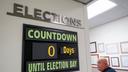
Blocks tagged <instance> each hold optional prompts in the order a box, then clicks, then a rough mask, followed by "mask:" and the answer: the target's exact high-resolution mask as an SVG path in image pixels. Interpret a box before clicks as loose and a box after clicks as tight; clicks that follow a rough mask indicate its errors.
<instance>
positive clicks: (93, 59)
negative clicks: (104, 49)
mask: <svg viewBox="0 0 128 72" xmlns="http://www.w3.org/2000/svg"><path fill="white" fill-rule="evenodd" d="M98 60H99V54H92V55H91V65H92V67H97V61H98Z"/></svg>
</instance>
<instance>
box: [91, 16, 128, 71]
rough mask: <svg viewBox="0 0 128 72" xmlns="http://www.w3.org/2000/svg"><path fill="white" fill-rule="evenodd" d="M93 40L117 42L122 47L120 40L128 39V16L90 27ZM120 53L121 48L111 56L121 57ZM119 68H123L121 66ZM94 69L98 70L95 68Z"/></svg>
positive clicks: (105, 42)
mask: <svg viewBox="0 0 128 72" xmlns="http://www.w3.org/2000/svg"><path fill="white" fill-rule="evenodd" d="M93 41H96V42H97V43H104V44H111V43H117V44H118V47H120V42H123V41H128V17H124V18H121V19H119V20H116V21H113V22H110V23H107V24H104V25H101V26H98V27H95V28H92V29H90V42H93ZM100 55H105V54H100ZM120 55H121V52H120V48H119V54H117V55H110V56H117V57H120ZM110 62H111V61H110ZM119 69H121V67H120V68H119ZM124 69H128V68H124ZM93 71H96V70H95V69H93ZM118 72H123V71H118Z"/></svg>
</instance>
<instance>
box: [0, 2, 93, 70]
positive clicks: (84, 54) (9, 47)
mask: <svg viewBox="0 0 128 72" xmlns="http://www.w3.org/2000/svg"><path fill="white" fill-rule="evenodd" d="M14 3H19V4H22V5H26V6H28V7H29V8H38V9H41V10H44V11H50V12H54V13H57V14H61V15H64V16H68V17H73V18H78V19H80V20H82V25H83V27H85V29H78V28H73V27H68V26H62V25H57V24H52V23H47V22H42V21H36V20H31V19H25V18H20V17H15V16H9V15H7V14H6V13H7V12H12V11H13V4H14ZM0 9H1V10H0V22H1V23H0V57H1V58H0V59H1V60H0V70H1V72H21V62H22V61H21V60H22V59H21V58H22V57H21V55H22V26H23V23H26V24H31V25H37V26H44V27H50V28H56V29H64V30H69V31H75V32H77V33H78V39H79V40H78V45H79V46H78V48H79V60H80V71H78V72H91V69H90V60H89V57H90V56H89V51H88V43H89V38H88V25H87V15H86V6H84V5H82V4H80V3H76V2H74V1H72V0H0ZM29 10H30V11H32V10H33V9H29Z"/></svg>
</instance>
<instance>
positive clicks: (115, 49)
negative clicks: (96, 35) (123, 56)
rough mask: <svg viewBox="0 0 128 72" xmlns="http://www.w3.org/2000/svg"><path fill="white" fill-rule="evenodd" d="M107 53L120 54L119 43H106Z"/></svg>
mask: <svg viewBox="0 0 128 72" xmlns="http://www.w3.org/2000/svg"><path fill="white" fill-rule="evenodd" d="M106 53H107V54H118V53H119V45H118V43H112V44H106Z"/></svg>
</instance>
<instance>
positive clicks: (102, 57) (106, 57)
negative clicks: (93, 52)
mask: <svg viewBox="0 0 128 72" xmlns="http://www.w3.org/2000/svg"><path fill="white" fill-rule="evenodd" d="M100 59H106V60H107V63H108V65H109V66H110V59H109V56H100Z"/></svg>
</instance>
